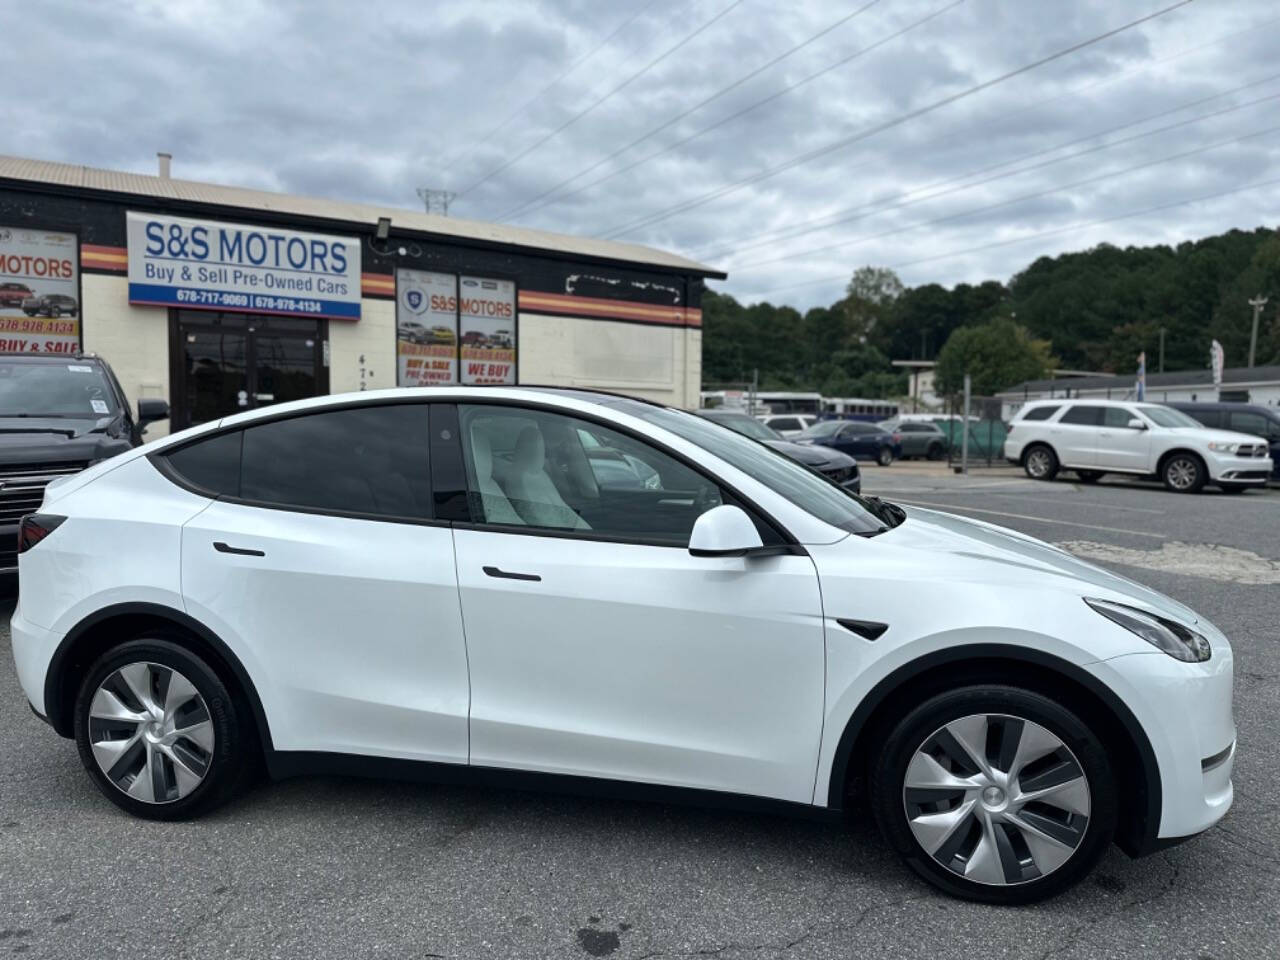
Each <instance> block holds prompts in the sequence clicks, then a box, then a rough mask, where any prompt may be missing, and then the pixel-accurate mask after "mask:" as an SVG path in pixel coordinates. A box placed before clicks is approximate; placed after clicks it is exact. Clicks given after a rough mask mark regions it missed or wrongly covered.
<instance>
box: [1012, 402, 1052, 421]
mask: <svg viewBox="0 0 1280 960" xmlns="http://www.w3.org/2000/svg"><path fill="white" fill-rule="evenodd" d="M1061 409H1062V406H1061V404H1054V405H1052V406H1048V407H1032V408H1031V409H1030V410H1028V411H1027V412H1026V413H1024V414H1023V415H1022V416H1021V417H1020V418H1019V419H1021V420H1048V419H1049V418H1050V417H1052V416H1053V415H1054V414H1055V413H1057V412H1058V411H1059V410H1061Z"/></svg>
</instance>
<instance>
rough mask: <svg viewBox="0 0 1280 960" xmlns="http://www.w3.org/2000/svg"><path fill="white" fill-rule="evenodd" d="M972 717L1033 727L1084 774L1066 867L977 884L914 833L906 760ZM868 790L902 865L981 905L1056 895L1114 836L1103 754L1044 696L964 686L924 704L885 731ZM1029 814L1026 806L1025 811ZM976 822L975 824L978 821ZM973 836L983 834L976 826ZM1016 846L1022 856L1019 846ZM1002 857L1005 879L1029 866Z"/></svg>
mask: <svg viewBox="0 0 1280 960" xmlns="http://www.w3.org/2000/svg"><path fill="white" fill-rule="evenodd" d="M975 714H988V715H991V714H994V715H1000V716H1001V717H1013V718H1017V719H1019V720H1022V721H1030V722H1032V723H1035V724H1038V725H1039V726H1041V727H1043V728H1044V729H1046V730H1048V731H1049V732H1050V733H1052V734H1053V735H1055V736H1056V737H1057V738H1058V739H1059V740H1060V741H1061V743H1062V744H1063V745H1065V746H1066V748H1067V749H1068V750H1069V754H1067V755H1066V756H1068V757H1069V759H1070V760H1072V761H1074V762H1075V763H1076V764H1077V766H1078V769H1079V770H1081V771H1083V775H1084V779H1085V788H1086V789H1087V791H1088V798H1089V814H1088V817H1087V818H1085V822H1084V823H1083V824H1081V823H1080V822H1079V821H1076V822H1075V829H1077V830H1078V831H1079V832H1080V833H1081V834H1082V836H1080V838H1079V840H1078V842H1077V844H1076V846H1075V848H1074V850H1073V851H1072V852H1071V853H1070V855H1069V856H1068V857H1067V859H1066V860H1065V861H1064V862H1063V863H1062V864H1061V865H1060V866H1057V867H1056V868H1054V869H1052V870H1051V872H1049V873H1047V874H1045V875H1042V876H1037V877H1034V878H1033V879H1027V880H1018V881H1017V882H1003V883H998V884H986V883H979V882H975V881H974V880H970V879H967V878H966V877H965V876H963V875H962V874H960V873H957V872H956V871H955V869H953V868H949V867H947V866H944V865H943V864H942V863H940V862H939V861H938V860H936V859H935V858H934V857H933V856H931V855H930V854H929V853H928V852H927V851H926V849H925V848H924V847H923V846H922V845H921V844H920V842H919V841H918V840H917V839H916V837H915V834H914V833H913V832H912V829H911V825H910V823H909V821H908V814H907V800H906V793H905V791H906V786H905V784H906V775H907V769H908V766H909V764H910V763H911V760H912V758H913V757H914V756H915V754H916V752H917V750H919V749H921V748H922V747H924V746H925V745H926V744H928V743H929V741H930V740H931V739H932V738H933V737H934V736H935V734H936V733H938V732H940V731H941V730H942V728H944V727H945V726H946V724H948V723H951V722H952V721H956V720H960V719H961V718H965V717H969V716H971V715H975ZM1018 729H1019V730H1021V729H1025V727H1023V728H1018ZM986 749H987V751H988V759H990V751H991V750H992V749H993V747H992V746H991V741H990V740H988V741H987V747H986ZM996 749H998V747H997V748H996ZM1036 762H1040V761H1036ZM1024 769H1026V768H1024ZM869 783H870V801H871V807H872V811H873V813H874V815H875V818H876V821H877V823H878V824H879V826H880V829H881V831H882V832H883V833H884V835H885V837H886V838H887V839H888V841H889V843H890V844H891V845H892V846H893V847H894V849H895V850H897V852H898V853H899V854H900V855H901V856H902V857H903V859H904V860H905V861H906V862H907V864H908V865H909V866H910V867H911V868H912V869H913V870H915V871H916V872H917V873H918V874H920V876H922V877H924V879H925V880H927V881H928V882H929V883H931V884H933V885H934V886H936V887H938V888H939V889H941V890H943V891H945V892H947V893H950V894H952V895H954V896H957V897H962V898H964V899H967V900H976V901H979V902H982V903H996V904H1010V905H1011V904H1021V903H1032V902H1035V901H1037V900H1043V899H1046V898H1048V897H1051V896H1054V895H1056V894H1058V893H1061V892H1062V891H1063V890H1066V889H1067V888H1068V887H1070V886H1072V885H1073V884H1075V883H1077V882H1079V880H1080V879H1081V878H1083V877H1084V876H1085V875H1086V874H1088V873H1089V871H1090V870H1092V869H1093V867H1094V866H1095V865H1096V864H1097V862H1098V860H1099V859H1100V858H1101V857H1102V855H1103V854H1104V853H1105V852H1106V850H1107V847H1108V846H1109V845H1110V843H1111V840H1112V836H1113V834H1114V832H1115V826H1116V819H1117V803H1118V800H1117V792H1116V787H1115V778H1114V776H1113V774H1112V770H1111V764H1110V761H1109V759H1108V757H1107V751H1106V749H1105V748H1104V747H1103V745H1102V743H1100V742H1099V740H1098V738H1097V736H1095V735H1094V733H1093V732H1092V731H1091V730H1090V729H1089V727H1088V726H1087V725H1086V724H1085V723H1084V722H1083V721H1082V720H1081V719H1080V718H1079V717H1078V716H1076V714H1074V713H1073V712H1071V711H1070V710H1068V709H1067V708H1066V707H1064V706H1062V705H1061V704H1059V703H1057V702H1055V701H1054V700H1051V699H1049V698H1048V697H1046V696H1044V695H1042V694H1039V693H1035V692H1033V691H1030V690H1025V689H1022V688H1020V687H1012V686H1003V685H995V684H981V685H974V686H966V687H960V688H957V689H955V690H951V691H948V692H946V693H941V694H938V695H937V696H934V697H932V698H931V699H929V700H927V701H925V702H924V703H922V704H921V705H920V706H918V707H916V708H915V709H914V710H912V711H911V712H910V713H908V714H907V715H906V716H905V717H904V718H903V719H902V720H901V721H899V722H898V723H897V724H896V725H895V726H893V727H892V729H889V730H888V731H887V736H886V737H885V739H884V740H883V742H882V749H880V750H878V752H877V757H876V759H875V760H874V761H873V762H872V767H871V769H870V771H869ZM978 802H979V803H981V801H978ZM1029 807H1030V805H1028V809H1029ZM979 809H980V808H979V807H978V806H975V807H974V808H973V810H975V811H978V810H979ZM974 822H975V823H976V822H977V820H976V818H975V819H974ZM963 824H964V821H961V825H962V826H963ZM978 829H979V832H981V826H980V825H979V827H978ZM1007 836H1008V834H1006V837H1007ZM1022 843H1023V845H1024V848H1025V840H1024V841H1022ZM944 846H945V844H944ZM1005 846H1006V848H1010V849H1011V847H1010V845H1009V841H1008V839H1006V840H1005ZM939 849H941V848H939ZM974 852H976V851H975V850H972V849H970V850H969V854H970V855H971V854H973V853H974ZM1003 854H1004V851H1002V853H1001V858H1000V860H1001V869H1002V870H1003V872H1004V873H1005V876H1006V879H1007V877H1008V873H1009V871H1010V869H1012V868H1022V867H1023V865H1024V864H1025V863H1026V862H1027V861H1026V860H1023V861H1022V862H1021V863H1019V861H1018V860H1017V859H1016V858H1014V859H1011V860H1009V861H1005V857H1004V855H1003ZM959 856H960V854H959V853H956V854H954V855H953V857H957V858H958V857H959ZM951 862H952V863H953V865H954V864H956V863H957V860H956V859H953V860H952V861H951ZM1033 862H1034V861H1033Z"/></svg>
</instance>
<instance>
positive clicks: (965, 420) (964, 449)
mask: <svg viewBox="0 0 1280 960" xmlns="http://www.w3.org/2000/svg"><path fill="white" fill-rule="evenodd" d="M969 386H970V384H969V375H968V374H967V373H966V374H965V375H964V408H963V409H962V410H961V411H960V429H961V430H962V431H963V432H962V433H961V434H960V472H961V473H968V472H969Z"/></svg>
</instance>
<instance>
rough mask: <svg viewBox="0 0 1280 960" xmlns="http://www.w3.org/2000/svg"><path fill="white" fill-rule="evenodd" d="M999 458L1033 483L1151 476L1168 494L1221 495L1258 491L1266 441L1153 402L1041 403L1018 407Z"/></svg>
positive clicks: (1265, 467)
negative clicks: (1210, 491)
mask: <svg viewBox="0 0 1280 960" xmlns="http://www.w3.org/2000/svg"><path fill="white" fill-rule="evenodd" d="M1004 455H1005V459H1007V460H1009V461H1010V462H1012V463H1020V464H1022V467H1023V469H1024V470H1026V471H1027V476H1029V477H1031V478H1032V479H1033V480H1052V479H1053V478H1054V477H1055V476H1056V475H1057V473H1058V471H1059V470H1074V471H1075V472H1076V475H1077V476H1078V477H1079V478H1080V479H1081V480H1082V481H1084V482H1085V483H1093V482H1095V481H1096V480H1097V479H1098V478H1099V477H1101V476H1102V475H1103V474H1106V473H1130V474H1137V475H1139V476H1149V477H1156V478H1158V479H1160V480H1163V481H1164V485H1165V486H1166V487H1168V488H1169V489H1170V490H1172V491H1174V492H1175V493H1195V492H1196V491H1198V490H1200V489H1201V488H1202V487H1203V486H1204V485H1205V484H1206V483H1211V484H1215V485H1217V486H1218V487H1220V488H1221V489H1222V490H1223V491H1225V492H1227V493H1239V492H1240V491H1242V490H1246V489H1248V488H1249V487H1261V486H1265V485H1266V482H1267V477H1269V476H1270V475H1271V466H1272V464H1271V458H1270V456H1269V454H1268V447H1267V441H1266V440H1263V439H1262V438H1260V437H1251V436H1249V435H1248V434H1244V433H1232V432H1230V431H1227V430H1211V429H1209V428H1207V427H1204V426H1202V425H1201V424H1199V423H1197V422H1196V421H1195V420H1192V419H1191V418H1190V417H1189V416H1187V415H1186V414H1185V413H1182V412H1181V411H1179V410H1174V409H1173V408H1172V407H1166V406H1162V405H1160V404H1156V403H1127V402H1121V401H1117V400H1041V401H1037V402H1035V403H1029V404H1027V405H1026V406H1025V407H1023V408H1022V409H1021V410H1020V411H1019V412H1018V415H1017V417H1016V418H1015V419H1014V421H1013V423H1012V424H1011V425H1010V427H1009V435H1008V439H1007V440H1005V443H1004Z"/></svg>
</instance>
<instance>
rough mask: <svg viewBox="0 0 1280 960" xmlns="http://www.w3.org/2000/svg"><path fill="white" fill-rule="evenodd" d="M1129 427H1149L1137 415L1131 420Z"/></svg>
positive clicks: (1143, 428)
mask: <svg viewBox="0 0 1280 960" xmlns="http://www.w3.org/2000/svg"><path fill="white" fill-rule="evenodd" d="M1129 429H1130V430H1145V429H1147V425H1146V424H1145V423H1144V422H1143V421H1141V420H1139V419H1138V418H1137V417H1134V418H1133V419H1132V420H1130V421H1129Z"/></svg>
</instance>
